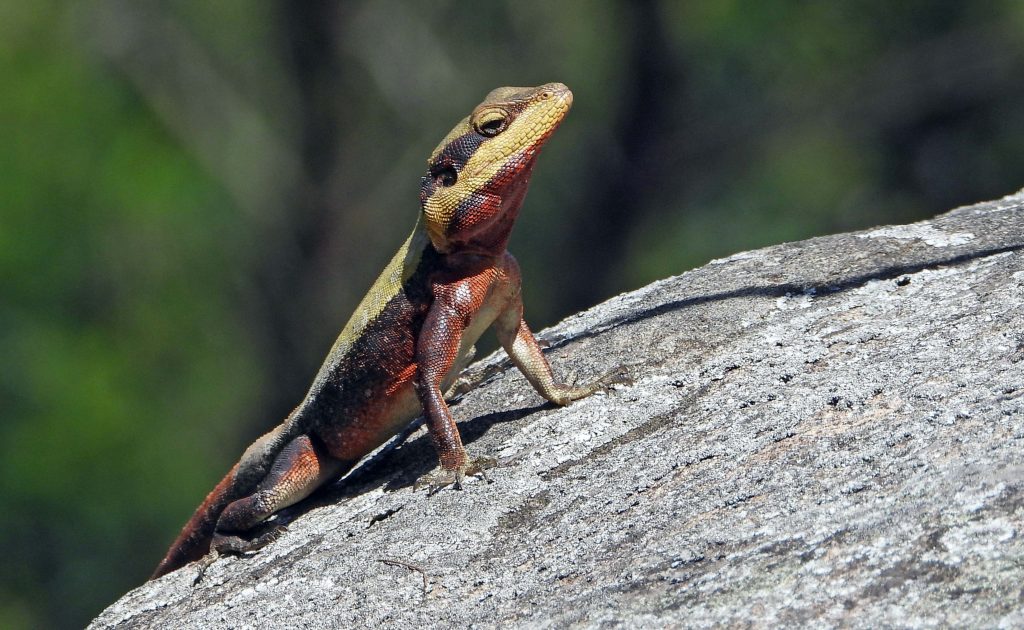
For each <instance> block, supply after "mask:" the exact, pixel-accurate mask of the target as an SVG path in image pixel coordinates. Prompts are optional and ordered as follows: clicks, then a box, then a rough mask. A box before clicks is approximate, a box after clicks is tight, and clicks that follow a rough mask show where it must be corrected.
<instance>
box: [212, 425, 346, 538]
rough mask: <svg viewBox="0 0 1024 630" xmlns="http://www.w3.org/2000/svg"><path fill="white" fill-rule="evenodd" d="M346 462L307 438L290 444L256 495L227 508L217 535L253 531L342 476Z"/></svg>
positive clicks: (218, 524) (284, 449)
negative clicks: (335, 477)
mask: <svg viewBox="0 0 1024 630" xmlns="http://www.w3.org/2000/svg"><path fill="white" fill-rule="evenodd" d="M342 467H343V462H341V461H339V460H337V459H335V458H333V457H331V456H330V455H329V454H328V453H327V451H326V450H325V449H324V448H323V447H322V446H320V445H319V444H316V443H314V442H313V440H311V439H310V437H309V436H308V435H300V436H298V437H296V438H295V439H293V440H292V441H291V442H289V443H288V444H287V445H285V447H284V448H283V449H281V452H280V453H278V455H277V457H276V458H275V459H274V464H273V466H272V467H271V469H270V472H269V473H268V474H267V476H266V477H265V478H264V479H263V481H262V482H260V485H259V487H258V488H257V489H256V492H254V493H252V494H251V495H249V496H247V497H243V498H241V499H238V500H237V501H233V502H231V503H230V504H228V506H227V507H225V508H224V511H223V512H221V515H220V518H218V519H217V527H216V530H217V531H218V532H238V531H245V530H247V529H251V528H252V527H254V526H256V525H257V524H259V523H260V522H261V521H263V520H264V519H266V518H267V517H269V516H270V515H271V514H273V513H274V512H277V511H278V510H280V509H281V508H284V507H288V506H289V505H292V504H294V503H297V502H299V501H301V500H302V499H305V498H306V497H308V496H309V495H310V494H311V493H312V492H313V491H314V490H316V489H317V488H318V487H319V486H320V485H321V484H323V483H324V482H325V481H327V480H329V479H331V478H332V477H334V476H336V475H337V474H338V473H339V472H341V470H342Z"/></svg>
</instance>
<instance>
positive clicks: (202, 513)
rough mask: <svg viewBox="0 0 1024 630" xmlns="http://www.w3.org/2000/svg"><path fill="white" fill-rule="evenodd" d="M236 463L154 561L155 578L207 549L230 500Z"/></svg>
mask: <svg viewBox="0 0 1024 630" xmlns="http://www.w3.org/2000/svg"><path fill="white" fill-rule="evenodd" d="M237 470H238V464H235V466H234V467H232V468H231V471H230V472H228V474H227V475H225V476H224V478H223V479H221V481H220V483H218V484H217V486H216V487H215V488H214V489H213V490H211V491H210V494H208V495H206V499H205V500H204V501H203V502H202V503H201V504H200V505H199V507H198V508H196V511H195V514H193V515H192V518H190V519H189V520H188V522H187V523H185V527H183V528H182V530H181V533H180V534H178V537H177V538H176V539H175V541H174V544H172V545H171V548H170V549H168V550H167V555H166V556H164V559H163V560H161V561H160V564H159V565H157V567H156V571H153V575H151V576H150V577H149V579H151V580H155V579H156V578H158V577H160V576H161V575H166V574H168V573H170V572H171V571H174V570H176V569H179V568H181V567H183V566H185V565H186V564H188V563H189V562H192V561H194V560H198V559H200V558H202V557H203V556H205V555H206V554H207V552H209V551H210V540H211V539H212V538H213V530H214V528H215V527H216V526H217V518H218V517H219V516H220V513H221V512H223V511H224V508H225V507H227V505H228V503H230V502H231V500H232V497H231V496H230V495H231V494H232V492H231V489H232V487H233V486H234V483H235V472H236V471H237Z"/></svg>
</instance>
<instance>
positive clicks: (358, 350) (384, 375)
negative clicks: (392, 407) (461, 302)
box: [303, 244, 440, 438]
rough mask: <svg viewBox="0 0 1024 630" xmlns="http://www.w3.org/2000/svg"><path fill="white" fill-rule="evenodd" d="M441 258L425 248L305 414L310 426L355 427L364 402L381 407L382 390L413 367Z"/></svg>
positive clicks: (338, 431) (340, 431) (342, 429)
mask: <svg viewBox="0 0 1024 630" xmlns="http://www.w3.org/2000/svg"><path fill="white" fill-rule="evenodd" d="M439 258H440V256H439V254H438V253H437V251H436V250H435V249H434V247H433V246H432V245H429V244H428V245H427V247H426V248H425V249H424V251H423V255H422V257H421V258H420V261H419V264H418V265H417V266H416V271H415V272H413V274H412V276H410V277H409V279H408V280H406V282H405V283H404V284H403V285H402V288H401V290H400V291H399V292H398V293H396V294H395V296H394V297H392V298H391V299H390V300H389V301H388V303H387V304H386V305H385V306H384V309H383V310H382V311H381V312H380V314H378V315H377V317H376V318H374V319H373V320H372V321H371V322H369V323H368V324H367V325H366V327H365V328H364V329H363V333H362V334H361V335H360V336H359V338H358V339H356V340H355V341H354V342H353V343H352V345H351V346H350V347H349V349H348V352H346V353H345V354H344V355H343V356H342V357H341V358H340V360H339V361H338V363H337V364H336V365H335V366H334V368H333V369H332V370H331V372H330V374H329V375H328V377H327V379H326V380H325V381H324V383H323V386H322V388H321V390H320V391H319V392H316V395H315V399H314V400H313V401H312V404H310V405H309V406H308V407H307V408H306V409H305V410H304V412H305V413H304V414H303V415H305V416H306V418H305V419H306V421H307V422H308V423H309V426H312V427H315V428H317V429H322V430H329V432H330V433H331V434H334V435H343V434H344V433H345V427H346V426H347V425H350V424H353V423H358V422H359V421H360V419H361V417H362V416H363V415H365V413H366V412H367V411H368V410H369V407H368V404H367V403H369V404H370V405H373V404H374V403H375V402H376V403H379V401H380V400H381V394H380V392H381V391H382V390H384V389H386V388H387V386H388V384H389V383H391V382H392V381H393V380H394V379H395V378H396V377H397V376H398V375H400V374H401V373H402V372H403V371H404V370H406V369H407V368H408V367H409V366H410V365H411V364H412V363H413V360H414V353H415V349H416V339H417V338H418V336H419V331H420V328H421V327H422V326H423V320H424V319H425V318H426V315H427V310H428V309H429V308H430V304H431V301H432V299H433V297H432V294H431V291H430V285H429V275H430V272H431V271H432V270H435V269H437V268H438V266H439V264H440V263H439ZM321 437H325V438H326V437H327V436H325V435H323V434H322V433H321Z"/></svg>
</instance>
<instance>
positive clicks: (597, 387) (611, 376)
mask: <svg viewBox="0 0 1024 630" xmlns="http://www.w3.org/2000/svg"><path fill="white" fill-rule="evenodd" d="M632 384H633V377H632V376H630V374H629V370H628V369H627V368H626V366H624V365H620V366H618V367H617V368H615V369H613V370H610V371H608V372H605V373H604V374H603V375H602V376H601V378H599V379H597V380H596V381H594V384H593V385H592V387H593V388H594V391H595V392H597V391H602V390H606V389H609V388H611V386H612V385H632Z"/></svg>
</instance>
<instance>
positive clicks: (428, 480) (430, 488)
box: [412, 457, 498, 494]
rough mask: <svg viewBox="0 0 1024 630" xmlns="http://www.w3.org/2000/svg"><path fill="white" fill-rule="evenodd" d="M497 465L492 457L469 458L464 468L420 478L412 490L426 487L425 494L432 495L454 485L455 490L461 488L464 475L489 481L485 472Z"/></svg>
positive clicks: (442, 471)
mask: <svg viewBox="0 0 1024 630" xmlns="http://www.w3.org/2000/svg"><path fill="white" fill-rule="evenodd" d="M497 464H498V462H497V460H495V459H494V458H493V457H471V458H469V460H467V461H466V463H465V465H464V466H461V467H459V468H454V469H452V470H445V469H443V468H442V469H441V470H440V471H439V472H437V473H435V474H432V475H424V476H422V477H420V478H419V479H417V480H416V482H415V483H414V484H413V486H412V490H413V492H415V491H417V490H419V489H420V488H422V487H426V488H427V494H434V493H435V492H437V491H438V490H440V489H441V488H444V487H445V486H450V485H454V486H455V487H456V488H461V487H462V480H463V478H464V477H465V476H466V475H469V476H471V477H472V476H474V475H480V476H481V477H483V478H484V480H485V481H490V480H489V479H487V473H486V470H487V469H488V468H494V467H495V466H496V465H497Z"/></svg>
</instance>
